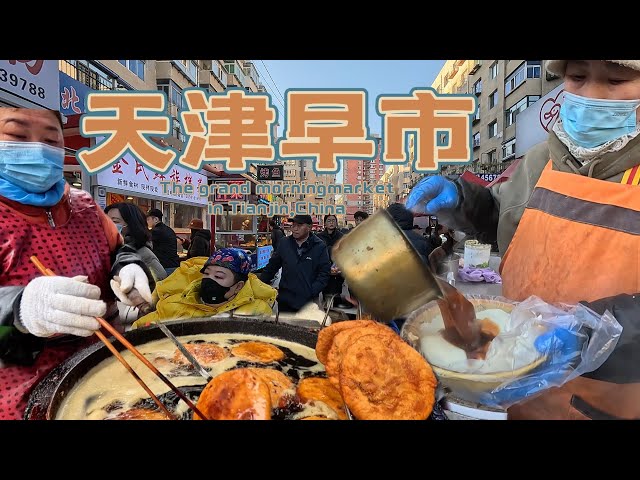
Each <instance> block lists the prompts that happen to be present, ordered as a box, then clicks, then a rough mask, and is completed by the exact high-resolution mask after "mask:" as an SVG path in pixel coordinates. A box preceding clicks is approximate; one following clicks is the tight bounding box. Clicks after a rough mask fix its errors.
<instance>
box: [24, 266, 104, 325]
mask: <svg viewBox="0 0 640 480" xmlns="http://www.w3.org/2000/svg"><path fill="white" fill-rule="evenodd" d="M86 281H87V277H83V276H78V277H73V278H69V277H38V278H34V279H33V280H31V281H30V282H29V283H28V284H27V286H26V287H25V289H24V291H23V292H22V300H21V301H20V322H21V323H22V325H23V326H24V327H25V328H26V329H27V330H28V331H29V333H31V334H33V335H35V336H37V337H50V336H52V335H54V334H56V333H68V334H71V335H77V336H79V337H88V336H89V335H91V334H93V333H94V332H95V331H96V330H99V329H100V324H99V323H98V321H97V320H96V319H95V318H94V317H102V316H104V314H105V313H107V304H106V303H104V302H103V301H102V300H100V288H98V287H96V286H95V285H91V284H89V283H86Z"/></svg>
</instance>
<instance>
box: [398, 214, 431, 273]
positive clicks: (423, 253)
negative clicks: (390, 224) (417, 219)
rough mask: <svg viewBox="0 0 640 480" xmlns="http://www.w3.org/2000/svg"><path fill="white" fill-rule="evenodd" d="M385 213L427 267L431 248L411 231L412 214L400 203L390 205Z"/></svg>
mask: <svg viewBox="0 0 640 480" xmlns="http://www.w3.org/2000/svg"><path fill="white" fill-rule="evenodd" d="M387 212H388V213H389V214H390V215H391V216H392V217H393V219H394V220H395V222H396V223H397V224H398V226H399V227H400V228H401V229H402V230H403V231H404V234H405V235H406V236H407V238H408V239H409V241H410V242H411V245H413V247H414V248H415V249H416V250H417V251H418V253H419V254H420V257H422V260H423V261H424V262H425V263H426V264H427V265H428V258H429V254H430V253H431V250H432V248H429V245H428V244H427V241H426V239H425V238H424V237H423V236H422V235H420V234H419V233H416V231H415V230H414V229H413V213H411V211H409V210H407V209H406V208H405V207H404V205H402V204H401V203H392V204H391V205H389V206H388V207H387Z"/></svg>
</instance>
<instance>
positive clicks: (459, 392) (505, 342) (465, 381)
mask: <svg viewBox="0 0 640 480" xmlns="http://www.w3.org/2000/svg"><path fill="white" fill-rule="evenodd" d="M467 298H468V299H469V300H470V301H471V302H472V303H474V305H475V306H476V315H477V317H478V319H483V318H485V317H486V318H489V319H490V320H492V321H494V323H496V324H498V325H499V327H500V333H499V335H498V336H497V337H495V338H494V339H493V341H492V342H491V344H490V346H489V350H488V351H487V354H486V357H485V359H484V360H471V359H467V358H466V355H465V354H464V352H463V351H462V350H461V349H457V347H453V346H448V344H447V343H446V342H444V343H443V339H442V338H438V337H441V335H439V331H440V329H441V328H440V324H439V321H440V320H439V319H440V317H439V307H438V306H437V304H436V303H435V302H432V304H429V305H426V306H425V307H423V308H421V309H419V310H417V311H416V312H413V313H412V314H411V315H410V316H409V318H408V319H407V322H406V323H405V325H404V326H403V331H402V336H403V338H405V340H407V341H408V342H409V343H410V344H411V345H413V346H414V348H416V349H417V350H418V351H420V352H421V353H422V354H423V356H425V358H426V359H427V361H429V362H430V363H431V365H432V366H433V368H434V371H435V373H436V375H437V376H438V379H439V380H440V382H441V383H442V384H443V386H445V387H446V388H447V389H448V390H450V391H451V393H452V394H453V395H454V396H456V397H458V398H461V399H464V400H467V401H470V402H474V403H479V404H482V405H487V406H491V407H500V408H508V407H509V406H511V405H513V404H515V403H518V402H521V401H523V400H528V399H531V398H532V397H533V396H535V395H538V394H540V393H541V392H543V391H544V390H546V389H548V388H551V387H555V386H560V385H562V384H564V383H566V382H568V381H570V380H572V379H574V378H576V377H578V376H580V375H582V374H584V373H588V372H592V371H594V370H596V369H598V368H599V367H600V366H601V365H602V364H603V363H604V362H605V361H606V360H607V358H608V357H609V355H610V354H611V352H612V351H613V349H614V348H615V346H616V344H617V342H618V339H619V338H620V334H621V333H622V327H621V326H620V324H619V323H618V322H617V321H616V319H615V318H614V317H613V315H612V314H611V313H610V312H608V311H607V312H605V313H604V315H602V316H601V315H598V314H597V313H595V312H594V311H592V310H591V309H589V308H587V307H585V306H584V305H564V304H555V305H551V304H548V303H546V302H544V301H542V300H541V299H540V298H538V297H535V296H532V297H529V298H528V299H527V300H525V301H523V302H521V303H519V304H516V303H514V302H510V301H508V300H506V299H504V298H499V297H493V298H492V297H480V296H467ZM496 310H503V311H505V312H510V315H504V314H503V315H496ZM497 313H500V312H497ZM492 314H493V315H494V316H493V317H491V315H492Z"/></svg>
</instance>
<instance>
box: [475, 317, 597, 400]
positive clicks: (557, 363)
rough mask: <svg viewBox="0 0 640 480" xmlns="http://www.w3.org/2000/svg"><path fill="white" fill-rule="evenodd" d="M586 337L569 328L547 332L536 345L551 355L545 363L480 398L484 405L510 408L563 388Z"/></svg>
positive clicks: (537, 340) (577, 359)
mask: <svg viewBox="0 0 640 480" xmlns="http://www.w3.org/2000/svg"><path fill="white" fill-rule="evenodd" d="M585 337H586V334H585V333H582V332H578V331H573V330H567V329H566V328H556V329H553V330H550V331H548V332H546V333H543V334H542V335H540V336H539V337H538V338H537V339H536V341H535V343H534V345H535V347H536V349H537V350H538V351H539V352H540V353H542V354H544V355H547V360H546V361H545V363H543V364H542V365H541V366H540V367H538V368H537V369H536V370H535V371H533V372H531V373H529V374H528V375H527V376H526V377H523V378H520V379H518V380H516V381H513V382H511V383H510V384H508V385H505V386H504V387H503V388H502V389H500V390H498V391H495V392H493V393H491V394H486V395H485V396H483V397H482V398H481V399H480V403H482V404H485V405H490V406H501V407H509V406H511V405H513V404H515V403H518V402H520V401H522V400H524V399H525V398H527V397H530V396H532V395H535V394H537V393H539V392H541V391H542V390H546V389H547V388H550V387H554V386H559V385H561V384H562V383H563V381H564V380H565V378H567V376H568V375H569V374H570V373H571V372H572V371H573V370H574V366H575V365H576V363H577V362H579V361H580V358H581V353H582V345H583V342H584V341H585Z"/></svg>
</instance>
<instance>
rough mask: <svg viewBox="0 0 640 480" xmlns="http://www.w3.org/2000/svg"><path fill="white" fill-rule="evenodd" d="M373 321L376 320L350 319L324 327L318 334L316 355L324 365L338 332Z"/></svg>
mask: <svg viewBox="0 0 640 480" xmlns="http://www.w3.org/2000/svg"><path fill="white" fill-rule="evenodd" d="M372 323H376V322H373V321H371V320H349V321H345V322H338V323H332V324H331V325H330V326H328V327H327V328H323V329H322V330H320V333H319V334H318V341H317V342H316V357H318V360H320V363H322V364H323V365H326V364H327V356H328V354H329V349H330V348H331V344H332V343H333V338H334V337H335V336H336V335H337V334H338V333H340V332H343V331H345V330H348V329H351V328H356V327H364V326H366V325H370V324H372Z"/></svg>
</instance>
